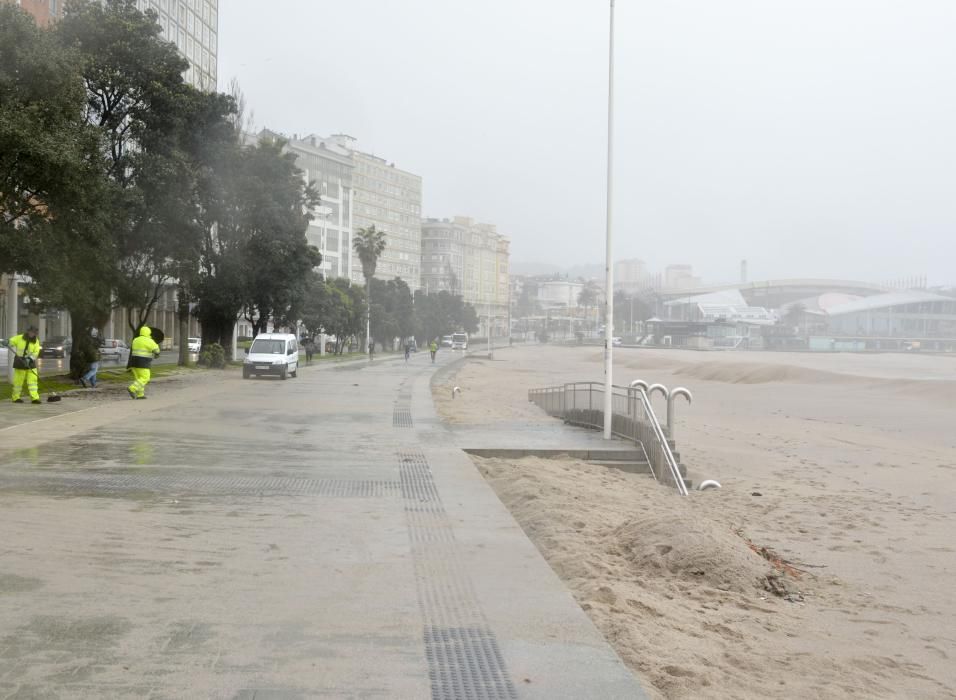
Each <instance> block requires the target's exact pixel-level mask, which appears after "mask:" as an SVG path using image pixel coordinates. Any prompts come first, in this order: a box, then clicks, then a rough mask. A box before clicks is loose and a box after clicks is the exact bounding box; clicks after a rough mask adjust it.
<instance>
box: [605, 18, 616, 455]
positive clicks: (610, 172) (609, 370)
mask: <svg viewBox="0 0 956 700" xmlns="http://www.w3.org/2000/svg"><path fill="white" fill-rule="evenodd" d="M613 146H614V0H611V27H610V40H609V42H608V90H607V241H606V244H605V245H606V250H605V268H606V269H605V285H606V286H605V290H604V310H605V318H604V439H605V440H610V439H611V419H612V415H611V411H612V409H613V407H614V397H613V395H612V391H613V386H614V376H613V368H614V358H613V353H614V350H613V348H614V343H613V342H612V341H611V338H612V337H613V335H614V263H613V261H612V256H611V231H612V228H611V222H612V213H613V207H612V202H613V192H612V190H613V183H614V180H613V178H614V152H613Z"/></svg>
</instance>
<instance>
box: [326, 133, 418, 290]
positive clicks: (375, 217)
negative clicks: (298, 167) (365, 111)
mask: <svg viewBox="0 0 956 700" xmlns="http://www.w3.org/2000/svg"><path fill="white" fill-rule="evenodd" d="M328 140H329V141H330V142H332V143H334V144H336V145H337V146H340V147H342V148H344V149H346V150H347V151H348V152H349V153H350V154H351V158H352V164H353V166H354V167H353V170H352V188H353V191H354V196H355V201H354V204H353V207H352V216H353V219H352V231H353V234H357V233H358V232H359V230H360V229H364V228H368V227H370V226H372V225H374V226H375V228H376V229H377V230H379V231H384V232H385V252H384V253H382V257H381V258H379V260H378V266H377V268H376V270H375V277H376V278H378V279H383V280H390V279H393V278H395V277H401V278H402V279H403V280H404V281H405V282H406V283H408V286H409V287H410V288H411V289H412V291H413V292H414V291H415V290H417V289H418V288H419V287H420V286H421V246H422V219H421V216H422V178H421V176H419V175H415V174H414V173H410V172H407V171H405V170H401V169H400V168H396V167H395V164H394V163H389V162H388V161H386V160H385V159H384V158H379V157H378V156H374V155H371V154H368V153H363V152H362V151H359V150H356V149H355V139H353V138H352V137H350V136H346V135H344V134H333V135H332V136H330V137H329V139H328ZM352 281H353V282H357V283H359V284H365V278H364V277H363V276H362V266H361V264H359V263H358V261H357V260H356V262H355V264H354V265H353V266H352Z"/></svg>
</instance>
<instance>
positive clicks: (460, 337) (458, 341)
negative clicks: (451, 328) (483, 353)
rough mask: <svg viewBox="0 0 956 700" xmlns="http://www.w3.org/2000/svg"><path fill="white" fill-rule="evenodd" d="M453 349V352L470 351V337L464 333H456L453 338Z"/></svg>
mask: <svg viewBox="0 0 956 700" xmlns="http://www.w3.org/2000/svg"><path fill="white" fill-rule="evenodd" d="M451 349H452V350H467V349H468V336H467V335H466V334H464V333H454V334H452V336H451Z"/></svg>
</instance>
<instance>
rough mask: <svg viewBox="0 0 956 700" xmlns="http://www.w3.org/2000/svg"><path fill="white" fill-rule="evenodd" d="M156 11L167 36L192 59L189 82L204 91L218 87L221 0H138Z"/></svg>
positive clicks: (143, 7) (186, 75)
mask: <svg viewBox="0 0 956 700" xmlns="http://www.w3.org/2000/svg"><path fill="white" fill-rule="evenodd" d="M136 6H137V7H138V8H139V9H140V10H143V11H144V12H145V11H146V10H152V11H153V12H155V13H156V15H157V18H158V21H159V25H160V27H162V29H163V34H162V36H163V38H164V39H166V41H169V42H172V43H173V44H176V48H177V49H179V53H181V54H182V55H183V56H185V57H186V60H188V61H189V69H188V70H187V71H186V74H185V78H186V81H187V82H189V83H191V84H192V85H195V86H196V87H198V88H199V89H200V90H206V91H209V92H211V91H213V90H215V89H216V86H217V83H218V77H219V70H218V56H219V0H136Z"/></svg>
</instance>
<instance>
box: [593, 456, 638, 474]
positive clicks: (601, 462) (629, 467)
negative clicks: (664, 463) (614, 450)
mask: <svg viewBox="0 0 956 700" xmlns="http://www.w3.org/2000/svg"><path fill="white" fill-rule="evenodd" d="M588 464H595V465H597V466H599V467H607V468H608V469H620V470H621V471H622V472H628V473H630V474H650V473H651V465H650V464H648V463H647V462H645V461H643V460H642V461H640V462H637V461H630V460H623V459H591V460H588Z"/></svg>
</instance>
